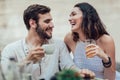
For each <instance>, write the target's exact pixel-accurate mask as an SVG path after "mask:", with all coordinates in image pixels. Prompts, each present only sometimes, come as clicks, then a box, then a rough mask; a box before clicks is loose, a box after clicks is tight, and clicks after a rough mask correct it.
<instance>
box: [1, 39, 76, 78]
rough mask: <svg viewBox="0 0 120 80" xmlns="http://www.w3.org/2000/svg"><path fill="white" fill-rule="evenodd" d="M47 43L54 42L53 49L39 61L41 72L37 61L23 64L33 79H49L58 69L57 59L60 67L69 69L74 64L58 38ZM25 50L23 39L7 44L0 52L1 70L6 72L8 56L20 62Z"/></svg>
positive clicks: (26, 50)
mask: <svg viewBox="0 0 120 80" xmlns="http://www.w3.org/2000/svg"><path fill="white" fill-rule="evenodd" d="M49 43H50V44H54V45H55V49H54V52H53V54H51V55H45V57H44V59H43V60H42V61H41V74H40V67H39V63H36V64H30V65H27V66H24V70H25V71H26V72H29V73H31V74H32V77H33V80H38V79H39V78H40V79H41V78H44V79H45V80H50V78H51V77H52V76H53V75H54V74H55V73H56V72H58V71H59V67H58V65H59V61H60V66H61V69H70V68H71V67H72V66H73V65H74V63H73V61H72V59H71V57H70V55H69V52H68V50H67V48H66V45H65V44H64V42H62V41H60V40H50V41H49ZM27 52H28V48H27V45H26V43H25V39H23V40H19V41H16V42H14V43H11V44H9V45H7V46H6V47H5V48H4V49H3V51H2V54H1V64H2V68H3V71H4V72H5V73H6V72H7V66H8V63H9V58H10V57H14V58H15V59H16V60H17V62H18V63H20V62H22V60H23V59H25V57H26V55H27Z"/></svg>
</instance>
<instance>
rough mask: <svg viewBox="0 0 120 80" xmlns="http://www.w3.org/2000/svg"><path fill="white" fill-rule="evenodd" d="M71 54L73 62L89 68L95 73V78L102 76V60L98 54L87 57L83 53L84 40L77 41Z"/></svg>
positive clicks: (80, 66)
mask: <svg viewBox="0 0 120 80" xmlns="http://www.w3.org/2000/svg"><path fill="white" fill-rule="evenodd" d="M73 56H74V58H73V60H74V63H75V64H76V65H77V66H78V67H79V68H85V69H89V70H91V71H93V72H94V73H95V75H96V77H97V78H103V72H104V67H103V64H102V60H101V59H100V58H99V57H98V56H95V57H93V58H90V59H87V58H86V54H85V43H84V42H82V41H79V42H77V45H76V48H75V52H74V55H73Z"/></svg>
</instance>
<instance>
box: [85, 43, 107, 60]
mask: <svg viewBox="0 0 120 80" xmlns="http://www.w3.org/2000/svg"><path fill="white" fill-rule="evenodd" d="M86 55H87V56H90V57H91V58H92V57H94V56H98V57H100V58H101V59H102V60H103V61H104V62H108V61H109V59H108V55H107V54H105V53H104V51H103V50H102V49H101V48H100V47H99V46H98V45H96V44H89V45H87V46H86Z"/></svg>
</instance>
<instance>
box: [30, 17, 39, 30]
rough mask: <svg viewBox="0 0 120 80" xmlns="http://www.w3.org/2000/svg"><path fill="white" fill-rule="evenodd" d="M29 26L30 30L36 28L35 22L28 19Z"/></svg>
mask: <svg viewBox="0 0 120 80" xmlns="http://www.w3.org/2000/svg"><path fill="white" fill-rule="evenodd" d="M29 24H30V27H31V28H36V27H37V25H36V21H35V20H33V19H30V20H29Z"/></svg>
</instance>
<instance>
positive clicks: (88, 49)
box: [85, 39, 96, 59]
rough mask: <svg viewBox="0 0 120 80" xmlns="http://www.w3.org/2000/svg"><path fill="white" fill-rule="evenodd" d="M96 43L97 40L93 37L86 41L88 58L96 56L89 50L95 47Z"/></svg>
mask: <svg viewBox="0 0 120 80" xmlns="http://www.w3.org/2000/svg"><path fill="white" fill-rule="evenodd" d="M95 45H96V42H95V40H93V39H88V40H86V41H85V53H86V57H87V58H88V59H89V58H92V57H93V56H94V53H90V52H89V51H90V49H91V48H94V47H95Z"/></svg>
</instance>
